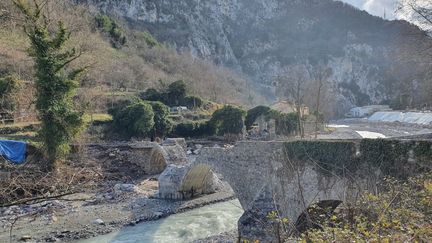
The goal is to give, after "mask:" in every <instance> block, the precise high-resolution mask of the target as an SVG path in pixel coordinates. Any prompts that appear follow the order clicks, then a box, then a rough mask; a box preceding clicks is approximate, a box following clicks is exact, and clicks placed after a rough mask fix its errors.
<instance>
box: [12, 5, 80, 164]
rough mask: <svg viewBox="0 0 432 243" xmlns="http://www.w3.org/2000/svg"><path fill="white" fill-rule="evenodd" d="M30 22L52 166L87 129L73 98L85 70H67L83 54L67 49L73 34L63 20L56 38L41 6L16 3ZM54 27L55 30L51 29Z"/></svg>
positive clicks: (39, 101)
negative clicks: (50, 29)
mask: <svg viewBox="0 0 432 243" xmlns="http://www.w3.org/2000/svg"><path fill="white" fill-rule="evenodd" d="M14 4H15V6H16V7H17V8H18V9H19V10H20V11H21V13H22V14H23V16H24V17H25V19H26V25H25V30H26V33H27V35H28V37H29V39H30V43H31V47H30V49H29V54H30V56H31V57H33V59H34V61H35V69H36V74H35V80H36V89H37V97H36V109H37V110H38V114H39V117H40V119H41V121H42V125H41V129H40V130H39V133H38V135H39V137H40V138H41V140H42V142H43V147H44V149H45V151H46V153H47V156H48V162H49V164H50V166H54V163H55V162H56V161H58V160H59V159H61V158H64V157H65V155H66V154H67V153H68V152H69V149H70V148H69V143H70V142H71V141H72V140H73V139H74V138H75V137H77V135H78V134H79V133H80V132H81V131H82V130H83V128H84V120H83V113H82V112H79V111H77V110H76V109H75V105H74V102H73V97H74V95H75V91H76V88H77V87H78V86H79V82H78V81H79V78H80V74H81V73H82V72H83V71H84V69H82V68H80V69H72V70H69V71H66V67H67V66H68V65H69V64H70V63H71V62H73V61H74V60H75V59H77V58H78V57H79V56H80V55H79V54H77V53H76V51H75V49H66V48H65V44H66V43H67V41H68V40H69V38H70V32H69V31H68V30H67V29H66V27H65V26H64V24H63V23H62V22H61V21H60V22H59V24H58V26H57V30H56V32H55V34H54V35H52V34H50V31H49V30H48V28H49V26H48V25H49V22H47V21H46V19H47V16H45V15H44V12H43V10H42V9H41V6H39V5H38V4H37V3H35V4H34V5H29V4H27V3H26V2H25V1H14ZM50 28H51V27H50Z"/></svg>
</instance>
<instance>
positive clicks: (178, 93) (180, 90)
mask: <svg viewBox="0 0 432 243" xmlns="http://www.w3.org/2000/svg"><path fill="white" fill-rule="evenodd" d="M185 97H186V83H185V82H184V81H183V80H179V81H175V82H174V83H171V84H170V85H169V86H168V91H167V97H166V98H167V100H166V103H165V104H167V105H169V106H180V105H183V104H184V99H185Z"/></svg>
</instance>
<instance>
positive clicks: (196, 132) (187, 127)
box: [172, 122, 214, 138]
mask: <svg viewBox="0 0 432 243" xmlns="http://www.w3.org/2000/svg"><path fill="white" fill-rule="evenodd" d="M172 134H173V135H175V136H180V137H186V138H199V137H204V136H212V135H214V130H213V129H212V128H211V127H210V126H209V125H208V122H184V123H179V124H177V125H176V126H175V127H174V129H173V132H172Z"/></svg>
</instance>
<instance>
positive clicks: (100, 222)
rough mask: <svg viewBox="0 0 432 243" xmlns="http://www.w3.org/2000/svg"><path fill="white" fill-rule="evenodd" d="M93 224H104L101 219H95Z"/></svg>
mask: <svg viewBox="0 0 432 243" xmlns="http://www.w3.org/2000/svg"><path fill="white" fill-rule="evenodd" d="M93 224H97V225H104V224H105V222H104V221H103V220H102V219H96V220H94V221H93Z"/></svg>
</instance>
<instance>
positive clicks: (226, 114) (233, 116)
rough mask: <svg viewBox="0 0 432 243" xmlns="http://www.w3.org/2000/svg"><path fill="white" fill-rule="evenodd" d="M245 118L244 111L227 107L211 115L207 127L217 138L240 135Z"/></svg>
mask: <svg viewBox="0 0 432 243" xmlns="http://www.w3.org/2000/svg"><path fill="white" fill-rule="evenodd" d="M245 116H246V112H245V111H244V110H242V109H240V108H238V107H235V106H231V105H227V106H224V107H223V108H222V109H219V110H217V111H215V112H214V113H213V115H212V118H211V119H210V121H209V126H210V127H211V129H213V131H214V133H215V134H217V135H219V136H223V135H228V134H233V135H237V134H241V133H242V132H243V126H244V118H245Z"/></svg>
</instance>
